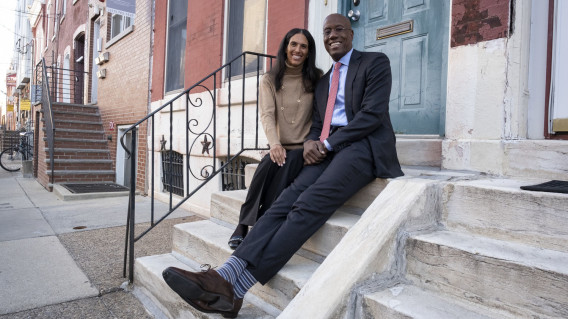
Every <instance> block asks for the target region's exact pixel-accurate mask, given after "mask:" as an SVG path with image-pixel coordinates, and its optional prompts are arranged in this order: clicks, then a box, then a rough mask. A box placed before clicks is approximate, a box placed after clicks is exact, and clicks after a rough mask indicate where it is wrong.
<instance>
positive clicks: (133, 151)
mask: <svg viewBox="0 0 568 319" xmlns="http://www.w3.org/2000/svg"><path fill="white" fill-rule="evenodd" d="M137 138H138V137H137V136H136V128H135V129H133V130H132V147H131V151H130V152H131V153H130V195H129V203H128V207H129V208H130V212H129V213H128V215H129V217H130V218H129V220H128V228H129V244H130V247H129V255H128V259H129V265H128V266H129V267H128V281H129V282H130V283H133V282H134V220H135V219H136V206H135V205H134V201H135V196H136V140H137Z"/></svg>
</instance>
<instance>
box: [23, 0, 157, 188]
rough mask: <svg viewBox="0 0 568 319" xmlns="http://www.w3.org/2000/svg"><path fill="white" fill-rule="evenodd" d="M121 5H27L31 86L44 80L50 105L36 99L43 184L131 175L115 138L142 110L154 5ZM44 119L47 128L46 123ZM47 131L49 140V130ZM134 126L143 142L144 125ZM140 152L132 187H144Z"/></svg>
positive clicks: (63, 1) (66, 0)
mask: <svg viewBox="0 0 568 319" xmlns="http://www.w3.org/2000/svg"><path fill="white" fill-rule="evenodd" d="M125 3H126V2H124V1H113V0H111V1H106V2H105V1H104V0H101V1H99V0H35V1H33V3H32V4H31V6H29V8H28V10H29V12H30V17H31V18H30V24H31V26H32V29H33V32H34V45H35V54H34V63H35V64H36V65H37V66H38V68H37V72H36V79H37V84H38V86H37V87H38V88H39V87H41V86H42V83H43V82H48V83H49V91H50V92H49V93H50V98H51V107H50V108H48V107H47V105H46V104H47V103H46V101H41V103H39V101H38V104H37V105H38V107H37V108H36V114H37V116H38V117H39V118H40V120H39V121H37V123H38V124H37V125H36V126H37V127H38V130H37V132H38V133H37V134H36V136H37V138H38V140H39V141H40V144H41V145H42V146H41V147H40V149H39V152H38V156H39V164H38V165H39V170H38V171H39V175H38V180H39V181H40V183H41V184H42V185H44V186H45V187H47V188H51V186H52V185H53V184H65V183H76V182H81V183H89V182H91V183H100V182H107V183H112V182H116V183H117V184H121V185H127V183H128V182H127V181H129V175H128V174H130V170H129V169H128V166H127V165H128V162H126V158H127V157H128V155H127V152H126V151H125V150H124V148H123V147H122V146H121V143H120V138H121V136H122V135H121V132H123V129H124V127H128V126H130V125H132V124H134V123H135V122H136V121H137V120H139V119H140V118H142V117H143V116H144V115H146V114H147V111H148V101H149V90H148V89H149V85H150V82H149V79H150V77H149V76H150V67H151V65H150V63H149V61H150V56H151V45H152V44H151V23H152V5H153V4H152V3H151V1H137V2H135V1H130V2H128V3H126V4H125ZM42 61H43V62H42ZM42 68H43V70H45V77H46V78H43V77H44V75H43V74H42ZM38 90H39V89H38ZM43 91H45V89H44V90H43ZM38 92H39V91H38ZM38 95H41V92H39V93H38ZM49 112H51V113H52V114H51V115H50V116H53V121H51V120H49V117H48V114H47V113H49ZM46 120H49V121H47V122H50V123H52V127H49V128H48V127H47V125H46V124H45V123H46ZM42 125H43V126H42ZM52 130H53V131H54V132H55V133H54V134H51V135H52V136H53V141H52V142H51V144H52V145H53V146H50V142H49V141H48V139H50V138H51V137H50V136H48V135H50V134H48V131H52ZM139 130H140V132H139V133H140V134H138V137H139V140H138V142H139V144H140V145H144V144H145V141H146V138H145V128H144V127H141V128H140V129H139ZM125 138H126V139H127V140H128V138H129V136H126V137H125ZM43 140H45V144H43ZM44 145H45V148H44V147H43V146H44ZM51 147H53V152H54V153H53V154H52V155H50V154H51V153H50V152H52V150H50V148H51ZM44 150H45V151H44ZM145 154H146V153H145V149H144V148H139V149H138V152H137V154H135V157H136V158H137V159H138V170H139V171H140V172H141V174H139V175H138V176H139V178H138V181H137V183H136V188H137V189H139V190H142V191H144V190H145V188H146V184H145V178H144V171H145V161H144V159H145V156H146V155H145ZM51 156H53V161H50V160H49V158H50V157H51ZM51 162H54V164H53V166H50V165H51Z"/></svg>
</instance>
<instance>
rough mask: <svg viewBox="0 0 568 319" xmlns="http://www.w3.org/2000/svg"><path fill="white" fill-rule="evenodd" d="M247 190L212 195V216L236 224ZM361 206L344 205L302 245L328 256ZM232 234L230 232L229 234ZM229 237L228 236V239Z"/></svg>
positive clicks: (355, 218) (358, 214)
mask: <svg viewBox="0 0 568 319" xmlns="http://www.w3.org/2000/svg"><path fill="white" fill-rule="evenodd" d="M246 195H247V191H246V190H238V191H225V192H218V193H214V194H212V195H211V207H210V212H211V217H212V218H214V219H218V220H221V221H223V222H225V223H229V224H231V225H233V226H236V225H237V223H238V220H239V214H240V209H241V205H242V204H243V203H244V201H245V199H246ZM363 211H364V210H363V209H361V208H359V207H353V206H347V205H344V206H343V207H340V208H339V209H338V210H337V211H336V212H335V214H333V215H332V216H331V217H330V218H329V220H328V221H327V222H326V223H325V224H324V225H323V226H322V227H321V228H320V229H319V230H318V231H317V232H316V233H315V234H314V235H313V236H312V237H311V238H310V239H308V241H307V242H306V243H305V244H304V245H303V246H302V248H304V249H305V250H307V251H309V252H312V253H314V254H317V255H320V256H327V255H328V254H329V253H330V252H331V251H332V250H333V248H334V247H335V246H336V245H337V243H339V241H341V238H343V236H344V235H345V233H347V231H348V230H349V228H351V227H352V226H353V225H355V223H356V222H357V221H358V220H359V216H360V215H361V214H362V213H363ZM229 236H230V234H229ZM228 240H229V237H227V241H228Z"/></svg>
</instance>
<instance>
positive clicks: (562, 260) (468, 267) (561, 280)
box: [406, 231, 568, 318]
mask: <svg viewBox="0 0 568 319" xmlns="http://www.w3.org/2000/svg"><path fill="white" fill-rule="evenodd" d="M406 258H407V276H408V278H409V279H410V280H412V281H413V282H414V284H415V285H417V286H420V287H422V288H426V289H429V290H432V291H435V292H437V293H443V294H447V295H449V296H452V297H455V298H463V299H464V300H466V301H469V302H473V303H477V304H480V305H482V306H484V307H489V308H495V309H503V310H506V311H508V312H510V313H511V314H513V315H514V316H521V317H531V316H532V317H534V318H541V317H542V316H544V317H563V318H566V317H568V253H565V252H558V251H554V250H546V249H539V248H535V247H531V246H528V245H522V244H517V243H512V242H505V241H501V240H496V239H490V238H483V237H479V236H473V235H466V234H463V233H456V232H451V231H438V232H433V233H430V234H424V235H416V236H412V237H410V238H409V239H408V241H407V251H406Z"/></svg>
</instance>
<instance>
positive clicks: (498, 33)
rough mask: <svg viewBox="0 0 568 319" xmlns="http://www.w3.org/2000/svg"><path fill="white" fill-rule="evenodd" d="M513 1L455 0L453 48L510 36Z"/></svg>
mask: <svg viewBox="0 0 568 319" xmlns="http://www.w3.org/2000/svg"><path fill="white" fill-rule="evenodd" d="M511 5H512V4H511V0H453V3H452V38H451V46H452V47H456V46H460V45H467V44H475V43H478V42H481V41H488V40H493V39H498V38H503V37H507V36H509V30H510V29H509V25H510V19H511V16H510V12H511Z"/></svg>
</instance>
